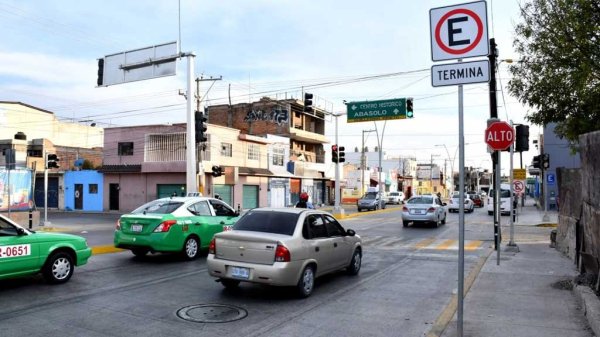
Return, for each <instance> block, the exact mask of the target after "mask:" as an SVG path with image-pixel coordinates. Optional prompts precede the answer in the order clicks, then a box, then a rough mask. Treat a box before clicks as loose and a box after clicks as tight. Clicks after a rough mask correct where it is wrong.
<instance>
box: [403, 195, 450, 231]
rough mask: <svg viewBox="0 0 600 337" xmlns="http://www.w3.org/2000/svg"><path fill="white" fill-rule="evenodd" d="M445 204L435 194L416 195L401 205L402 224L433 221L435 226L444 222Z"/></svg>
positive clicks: (406, 225) (405, 225)
mask: <svg viewBox="0 0 600 337" xmlns="http://www.w3.org/2000/svg"><path fill="white" fill-rule="evenodd" d="M444 206H446V204H445V203H442V201H441V200H440V198H438V197H437V196H436V195H417V196H414V197H411V198H410V199H408V201H406V204H404V206H403V207H402V226H404V227H408V224H409V223H410V222H412V223H413V224H417V223H419V222H421V223H433V224H435V226H436V227H438V226H440V224H441V225H445V224H446V209H445V208H444Z"/></svg>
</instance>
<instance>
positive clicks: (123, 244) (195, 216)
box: [114, 196, 239, 260]
mask: <svg viewBox="0 0 600 337" xmlns="http://www.w3.org/2000/svg"><path fill="white" fill-rule="evenodd" d="M238 216H239V214H238V212H237V211H235V210H233V209H232V208H231V207H230V206H229V205H227V204H226V203H225V202H223V201H221V200H218V199H214V198H208V197H197V196H196V197H171V198H162V199H157V200H154V201H151V202H149V203H146V204H144V205H142V206H140V207H139V208H137V209H136V210H134V211H133V212H131V213H130V214H125V215H123V216H121V218H120V219H119V221H118V222H117V228H116V230H115V234H114V244H115V247H117V248H124V249H129V250H131V251H132V252H133V254H134V255H136V256H144V255H146V254H148V252H152V253H155V252H181V253H182V255H183V256H184V257H185V258H186V259H189V260H193V259H195V258H197V257H198V255H199V253H200V249H202V248H208V244H209V243H210V240H212V238H213V236H214V235H215V234H216V233H219V232H222V231H224V230H228V229H229V228H231V226H232V225H233V224H234V223H235V222H236V221H237V220H238Z"/></svg>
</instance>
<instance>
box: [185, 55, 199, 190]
mask: <svg viewBox="0 0 600 337" xmlns="http://www.w3.org/2000/svg"><path fill="white" fill-rule="evenodd" d="M185 56H186V57H187V66H188V69H187V97H186V98H187V101H186V116H187V128H186V138H187V140H186V179H185V185H186V186H185V189H186V193H189V192H198V183H197V182H196V167H197V162H196V134H195V133H194V109H193V103H194V101H195V98H194V58H195V55H194V54H192V53H189V54H187V55H185Z"/></svg>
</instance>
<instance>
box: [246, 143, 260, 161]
mask: <svg viewBox="0 0 600 337" xmlns="http://www.w3.org/2000/svg"><path fill="white" fill-rule="evenodd" d="M259 154H260V147H258V144H248V159H251V160H258V158H259Z"/></svg>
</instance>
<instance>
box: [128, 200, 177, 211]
mask: <svg viewBox="0 0 600 337" xmlns="http://www.w3.org/2000/svg"><path fill="white" fill-rule="evenodd" d="M181 205H183V202H180V201H173V200H168V199H158V200H154V201H150V202H149V203H147V204H144V205H142V206H140V207H138V208H137V209H135V210H134V211H133V212H131V213H132V214H148V213H150V214H169V213H172V212H174V211H175V210H176V209H178V208H179V207H180V206H181Z"/></svg>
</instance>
